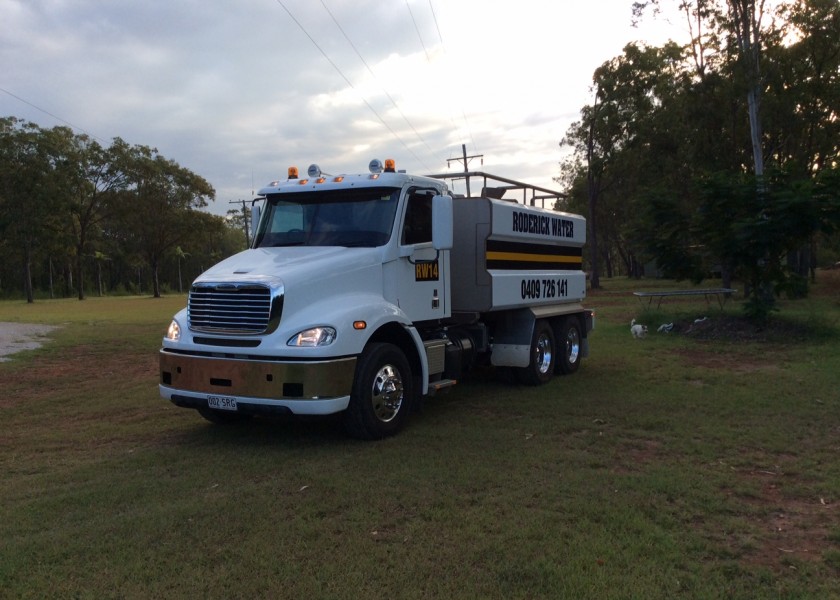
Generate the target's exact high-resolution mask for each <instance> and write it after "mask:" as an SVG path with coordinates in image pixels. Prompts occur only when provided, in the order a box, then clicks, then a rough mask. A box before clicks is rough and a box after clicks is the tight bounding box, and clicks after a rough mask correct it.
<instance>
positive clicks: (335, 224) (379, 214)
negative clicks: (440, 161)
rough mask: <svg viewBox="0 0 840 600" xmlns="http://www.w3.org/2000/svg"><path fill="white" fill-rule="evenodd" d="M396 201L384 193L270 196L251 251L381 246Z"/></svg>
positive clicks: (394, 191)
mask: <svg viewBox="0 0 840 600" xmlns="http://www.w3.org/2000/svg"><path fill="white" fill-rule="evenodd" d="M399 197H400V189H399V188H385V187H380V188H366V189H347V190H330V191H323V192H303V193H294V194H275V195H270V196H268V197H267V198H266V201H265V208H264V210H265V213H266V214H265V215H263V218H262V220H261V221H260V230H259V231H258V232H257V239H256V243H255V245H254V246H255V247H256V248H276V247H278V246H345V247H348V248H349V247H370V248H373V247H375V246H382V245H384V244H386V243H387V242H388V239H389V238H390V237H391V229H392V228H393V224H394V215H395V214H396V211H397V202H398V200H399Z"/></svg>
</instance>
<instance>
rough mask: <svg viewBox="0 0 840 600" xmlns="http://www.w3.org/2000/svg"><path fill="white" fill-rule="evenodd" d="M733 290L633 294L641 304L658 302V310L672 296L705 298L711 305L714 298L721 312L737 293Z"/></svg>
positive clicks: (707, 289) (702, 289) (666, 291)
mask: <svg viewBox="0 0 840 600" xmlns="http://www.w3.org/2000/svg"><path fill="white" fill-rule="evenodd" d="M737 291H738V290H734V289H732V288H697V289H693V290H662V291H656V292H633V295H634V296H636V297H638V298H639V302H643V301H644V299H645V298H647V299H648V306H650V305H651V304H652V303H653V301H654V300H656V308H659V307H660V306H661V305H662V300H663V299H664V298H668V297H671V296H703V297H705V298H706V304H709V302H710V299H711V298H712V297H715V298H717V301H718V304H719V305H720V308H721V310H723V305H724V304H726V301H727V300H728V299H729V297H730V296H731V295H732V294H734V293H735V292H737Z"/></svg>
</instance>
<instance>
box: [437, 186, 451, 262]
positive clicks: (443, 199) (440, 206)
mask: <svg viewBox="0 0 840 600" xmlns="http://www.w3.org/2000/svg"><path fill="white" fill-rule="evenodd" d="M453 229H454V217H453V214H452V196H435V197H434V198H432V247H434V249H435V250H451V249H452V238H453Z"/></svg>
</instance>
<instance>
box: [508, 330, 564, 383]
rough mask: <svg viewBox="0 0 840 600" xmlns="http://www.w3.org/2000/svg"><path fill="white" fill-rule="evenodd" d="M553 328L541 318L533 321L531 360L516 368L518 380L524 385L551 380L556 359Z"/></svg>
mask: <svg viewBox="0 0 840 600" xmlns="http://www.w3.org/2000/svg"><path fill="white" fill-rule="evenodd" d="M556 347H557V346H556V344H555V342H554V330H553V329H552V328H551V325H549V323H548V321H545V320H543V319H540V320H538V321H537V322H536V323H534V335H533V336H531V362H530V363H529V364H528V366H527V367H524V368H521V369H518V370H517V372H516V373H517V377H518V378H519V381H520V382H522V383H524V384H525V385H542V384H544V383H548V382H549V381H551V378H552V376H553V375H554V369H555V361H556V359H557V352H556Z"/></svg>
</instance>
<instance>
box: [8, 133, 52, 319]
mask: <svg viewBox="0 0 840 600" xmlns="http://www.w3.org/2000/svg"><path fill="white" fill-rule="evenodd" d="M43 142H44V131H43V130H42V129H41V128H40V127H38V126H37V125H35V124H34V123H29V122H25V121H22V120H19V119H16V118H13V117H9V118H3V119H0V237H2V239H3V242H4V245H5V248H4V250H5V251H6V252H7V254H4V262H14V261H16V260H19V261H20V266H21V271H20V274H21V281H22V284H23V290H24V295H25V297H26V301H27V302H29V303H31V302H34V300H35V295H34V289H33V285H32V279H33V276H32V270H33V262H34V261H35V259H36V258H37V256H38V255H39V249H40V248H41V247H42V246H43V245H44V244H45V243H46V241H47V240H48V236H49V228H48V227H47V226H46V224H47V223H48V222H49V221H50V220H51V219H53V217H54V214H55V210H54V208H55V203H54V200H55V195H54V193H53V192H54V188H53V186H52V183H53V182H52V180H51V177H50V160H49V156H48V153H47V152H46V146H45V144H44V143H43Z"/></svg>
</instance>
